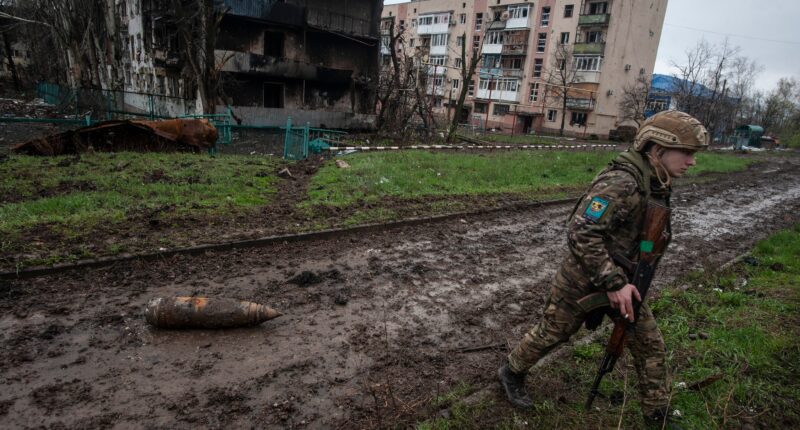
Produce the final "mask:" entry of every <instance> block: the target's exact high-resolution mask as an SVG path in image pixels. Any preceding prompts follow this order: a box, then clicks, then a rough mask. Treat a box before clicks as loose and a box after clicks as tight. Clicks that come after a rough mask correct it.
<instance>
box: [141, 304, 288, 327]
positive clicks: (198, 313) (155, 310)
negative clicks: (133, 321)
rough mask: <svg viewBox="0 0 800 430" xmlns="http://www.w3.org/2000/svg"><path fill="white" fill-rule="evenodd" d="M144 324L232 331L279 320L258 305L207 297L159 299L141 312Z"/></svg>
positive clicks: (272, 312) (271, 312) (276, 313)
mask: <svg viewBox="0 0 800 430" xmlns="http://www.w3.org/2000/svg"><path fill="white" fill-rule="evenodd" d="M144 316H145V319H146V320H147V322H148V323H149V324H150V325H152V326H154V327H158V328H172V329H176V328H232V327H247V326H255V325H259V324H261V323H263V322H264V321H267V320H271V319H273V318H277V317H279V316H281V313H280V312H278V311H276V310H275V309H273V308H271V307H269V306H264V305H261V304H258V303H253V302H248V301H242V300H236V299H227V298H216V297H215V298H209V297H158V298H155V299H153V300H150V302H149V303H148V304H147V307H146V308H145V310H144Z"/></svg>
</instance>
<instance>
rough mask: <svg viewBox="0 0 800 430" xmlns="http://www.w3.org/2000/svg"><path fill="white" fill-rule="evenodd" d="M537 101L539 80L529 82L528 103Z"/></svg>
mask: <svg viewBox="0 0 800 430" xmlns="http://www.w3.org/2000/svg"><path fill="white" fill-rule="evenodd" d="M538 101H539V82H531V84H530V92H529V93H528V103H536V102H538Z"/></svg>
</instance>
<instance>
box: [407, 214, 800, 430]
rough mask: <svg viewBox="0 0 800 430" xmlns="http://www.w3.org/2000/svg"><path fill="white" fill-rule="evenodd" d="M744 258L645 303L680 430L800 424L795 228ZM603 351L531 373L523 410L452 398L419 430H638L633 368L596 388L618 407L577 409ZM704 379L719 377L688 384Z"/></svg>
mask: <svg viewBox="0 0 800 430" xmlns="http://www.w3.org/2000/svg"><path fill="white" fill-rule="evenodd" d="M751 255H752V257H754V258H755V259H756V261H757V262H758V264H757V265H750V264H745V263H739V264H737V265H734V266H732V267H729V268H727V269H725V270H722V271H716V272H702V271H698V272H694V273H691V274H688V275H687V276H685V277H684V278H682V279H680V280H678V281H677V282H675V284H674V286H672V287H669V288H666V289H665V291H664V292H663V293H662V294H661V295H660V296H659V297H654V298H653V299H654V300H652V301H651V306H652V309H653V312H654V313H655V314H656V319H657V320H658V323H659V327H660V329H661V331H662V333H663V335H664V338H665V342H666V344H667V350H668V358H667V361H668V366H669V367H670V368H671V369H672V380H671V382H672V386H673V387H674V388H673V390H672V398H671V407H672V408H674V409H677V410H679V411H680V412H681V414H682V416H683V420H681V426H682V427H683V428H686V429H716V428H742V426H743V425H751V426H753V428H800V407H798V405H800V380H798V373H799V372H800V343H798V340H797V339H798V338H799V337H800V225H797V226H795V227H794V228H792V229H789V230H786V231H782V232H779V233H777V234H775V235H773V236H772V237H770V238H769V239H767V240H764V241H761V242H759V243H758V244H757V245H756V247H755V248H754V249H753V251H752V253H751ZM678 286H688V289H685V287H684V288H678ZM601 354H602V347H601V345H600V343H599V342H596V343H592V344H589V345H584V346H580V347H576V348H575V349H574V351H573V354H572V359H571V360H561V361H559V362H556V363H555V364H551V365H549V366H546V367H545V368H543V369H538V370H537V371H536V372H534V373H533V374H532V375H531V378H530V379H529V384H528V385H529V387H543V386H544V387H548V388H547V389H546V390H543V391H534V392H533V397H534V401H535V403H536V406H535V408H534V410H532V411H530V412H524V411H523V412H517V411H512V412H510V413H509V412H505V411H508V410H509V409H508V407H507V406H506V405H505V400H504V399H499V400H497V401H499V402H500V404H497V403H494V406H493V407H487V406H486V404H487V402H491V400H489V399H483V401H482V403H480V404H478V405H475V406H469V405H465V404H463V403H459V400H455V401H454V405H455V406H454V407H453V408H451V411H452V413H451V416H450V417H448V418H436V419H431V420H428V421H424V422H422V423H420V424H419V425H418V427H417V428H419V429H450V428H475V429H477V428H501V429H506V428H520V427H522V426H521V425H519V423H520V422H527V423H528V424H529V425H530V426H532V428H564V429H583V428H616V427H617V424H618V422H619V420H620V418H622V428H641V425H642V424H641V420H640V418H639V414H640V412H639V411H640V409H639V405H638V401H637V400H636V398H637V393H636V389H635V383H636V376H635V372H634V371H633V369H632V366H630V365H627V366H626V365H625V364H626V363H624V362H622V363H619V364H618V365H617V369H616V370H615V372H614V374H613V375H611V377H609V376H606V379H604V380H603V383H602V384H601V393H606V394H609V393H612V392H615V391H618V392H622V393H624V394H625V396H626V399H627V402H626V405H625V409H624V411H623V410H622V409H621V405H611V404H609V402H608V401H607V400H602V399H598V401H596V402H595V405H596V406H597V407H598V408H599V409H597V410H595V411H592V412H590V413H586V412H584V411H583V409H582V403H583V401H584V400H585V398H586V397H585V396H586V394H587V390H588V387H589V385H590V383H591V381H592V378H593V377H594V372H595V371H596V361H597V360H598V359H599V358H600V356H601ZM625 374H626V375H627V379H628V380H627V382H626V381H625V377H624V376H623V375H625ZM709 378H717V379H716V380H715V381H714V382H709V383H708V384H707V385H706V386H704V387H703V388H700V389H689V388H687V386H688V387H691V386H692V384H693V383H697V382H701V381H710V379H709ZM553 402H558V405H557V406H554V405H553ZM498 407H500V408H501V409H500V410H501V411H504V412H502V413H503V414H504V415H503V418H500V419H498V418H497V415H498Z"/></svg>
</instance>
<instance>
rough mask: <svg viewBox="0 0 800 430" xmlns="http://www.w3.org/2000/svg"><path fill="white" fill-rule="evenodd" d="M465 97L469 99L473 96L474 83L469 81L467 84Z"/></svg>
mask: <svg viewBox="0 0 800 430" xmlns="http://www.w3.org/2000/svg"><path fill="white" fill-rule="evenodd" d="M467 95H468V96H470V97H472V96H474V95H475V81H469V82H468V83H467Z"/></svg>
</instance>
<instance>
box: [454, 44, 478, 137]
mask: <svg viewBox="0 0 800 430" xmlns="http://www.w3.org/2000/svg"><path fill="white" fill-rule="evenodd" d="M461 37H462V42H461V70H460V72H461V82H462V84H461V91H460V92H459V93H458V101H457V102H456V108H455V111H454V112H453V118H452V119H451V121H450V128H449V129H448V130H447V141H448V142H453V140H455V134H456V130H457V129H458V123H459V120H460V119H461V111H462V110H463V109H464V100H466V98H467V92H468V91H469V83H470V82H472V79H473V77H474V76H475V70H476V69H477V68H478V64H479V63H480V61H481V58H482V57H483V44H484V43H485V42H486V35H485V34H484V37H483V39H482V40H481V43H480V44H479V45H478V46H475V45H474V44H473V45H472V52H471V55H470V56H467V35H466V33H463V34H462V35H461Z"/></svg>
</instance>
